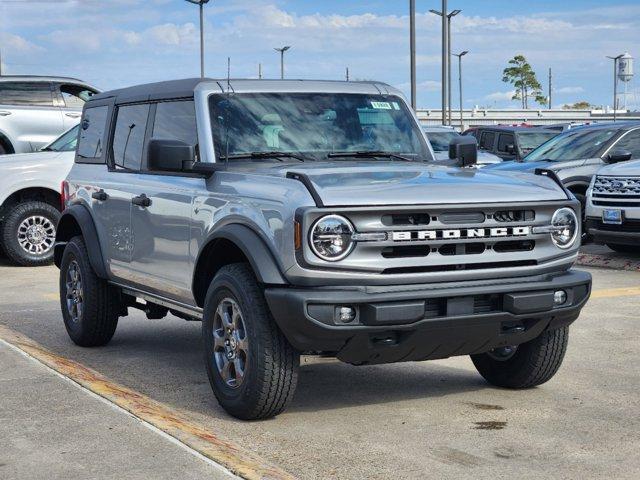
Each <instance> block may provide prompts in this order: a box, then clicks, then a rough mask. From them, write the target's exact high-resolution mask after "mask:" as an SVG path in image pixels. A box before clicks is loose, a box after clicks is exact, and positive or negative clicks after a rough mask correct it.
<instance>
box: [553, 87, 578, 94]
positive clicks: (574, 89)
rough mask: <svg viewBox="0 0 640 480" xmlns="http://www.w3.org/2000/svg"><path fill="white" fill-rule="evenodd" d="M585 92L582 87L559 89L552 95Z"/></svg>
mask: <svg viewBox="0 0 640 480" xmlns="http://www.w3.org/2000/svg"><path fill="white" fill-rule="evenodd" d="M584 91H585V90H584V88H582V87H561V88H558V89H555V90H554V91H553V93H557V94H560V95H570V94H574V93H583V92H584Z"/></svg>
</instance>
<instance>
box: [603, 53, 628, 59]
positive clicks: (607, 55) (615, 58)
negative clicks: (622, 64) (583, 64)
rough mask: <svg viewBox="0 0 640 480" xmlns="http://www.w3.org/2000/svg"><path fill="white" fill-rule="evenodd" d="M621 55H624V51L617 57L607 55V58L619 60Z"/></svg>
mask: <svg viewBox="0 0 640 480" xmlns="http://www.w3.org/2000/svg"><path fill="white" fill-rule="evenodd" d="M622 57H624V53H621V54H620V55H618V56H617V57H610V56H608V55H607V58H610V59H611V60H620V59H621V58H622Z"/></svg>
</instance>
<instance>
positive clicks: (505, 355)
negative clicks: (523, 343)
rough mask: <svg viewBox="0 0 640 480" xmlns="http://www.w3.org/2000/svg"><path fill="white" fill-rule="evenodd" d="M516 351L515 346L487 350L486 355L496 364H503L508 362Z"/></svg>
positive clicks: (516, 347)
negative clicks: (496, 362) (495, 361)
mask: <svg viewBox="0 0 640 480" xmlns="http://www.w3.org/2000/svg"><path fill="white" fill-rule="evenodd" d="M517 349H518V346H517V345H509V346H506V347H499V348H494V349H493V350H489V351H488V352H487V355H489V357H491V358H493V359H494V360H497V361H498V362H504V361H507V360H509V359H510V358H511V357H513V356H514V355H515V354H516V350H517Z"/></svg>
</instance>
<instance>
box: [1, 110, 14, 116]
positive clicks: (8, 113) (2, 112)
mask: <svg viewBox="0 0 640 480" xmlns="http://www.w3.org/2000/svg"><path fill="white" fill-rule="evenodd" d="M9 115H11V112H9V111H7V110H0V117H8V116H9Z"/></svg>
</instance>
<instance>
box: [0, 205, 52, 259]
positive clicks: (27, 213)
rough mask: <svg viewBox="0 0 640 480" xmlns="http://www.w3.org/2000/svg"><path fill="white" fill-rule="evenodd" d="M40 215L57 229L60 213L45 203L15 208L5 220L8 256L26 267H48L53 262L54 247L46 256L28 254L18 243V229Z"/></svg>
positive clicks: (4, 229) (4, 234)
mask: <svg viewBox="0 0 640 480" xmlns="http://www.w3.org/2000/svg"><path fill="white" fill-rule="evenodd" d="M35 215H39V216H42V217H45V218H46V219H48V220H49V221H50V222H51V223H52V224H53V225H54V234H55V229H57V226H58V221H59V220H60V211H59V210H58V209H56V208H55V207H53V206H52V205H49V204H47V203H43V202H29V203H26V204H24V205H17V206H14V207H13V211H12V212H10V213H9V214H8V215H7V217H6V218H5V222H4V225H3V244H4V249H5V252H6V253H7V255H8V256H9V258H10V259H11V260H13V261H14V262H16V263H18V264H20V265H26V266H37V265H46V264H49V263H51V262H52V261H53V251H54V249H53V246H52V247H51V248H50V249H49V251H47V252H46V254H44V255H34V254H29V253H27V252H26V251H25V250H24V249H23V248H22V246H21V245H20V243H19V242H18V227H19V226H20V224H21V223H22V222H23V221H24V220H25V219H27V218H29V217H32V216H35Z"/></svg>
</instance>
